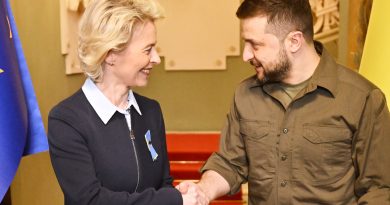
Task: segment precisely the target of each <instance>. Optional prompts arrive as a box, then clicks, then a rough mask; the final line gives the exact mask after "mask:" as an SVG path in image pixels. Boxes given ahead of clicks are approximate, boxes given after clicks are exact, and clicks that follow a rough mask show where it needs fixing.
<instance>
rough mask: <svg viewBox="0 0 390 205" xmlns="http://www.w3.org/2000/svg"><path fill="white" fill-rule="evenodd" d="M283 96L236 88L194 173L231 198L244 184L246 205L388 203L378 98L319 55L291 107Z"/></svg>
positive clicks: (388, 134)
mask: <svg viewBox="0 0 390 205" xmlns="http://www.w3.org/2000/svg"><path fill="white" fill-rule="evenodd" d="M319 50H322V48H320V49H319ZM319 52H321V51H319ZM283 92H284V91H283V90H282V89H281V87H280V86H279V85H278V84H264V85H261V84H260V83H259V81H257V79H256V76H253V77H250V78H248V79H247V80H245V81H243V82H242V83H241V84H240V85H239V86H238V88H237V90H236V92H235V96H234V101H233V104H232V107H231V110H230V113H229V114H228V116H227V124H226V126H225V128H224V129H223V131H222V134H221V141H220V148H219V151H218V152H216V153H214V154H213V155H212V156H211V157H210V158H209V159H208V161H207V162H206V164H205V165H204V167H203V168H202V170H201V171H202V172H204V171H205V170H214V171H216V172H218V173H219V174H221V175H222V176H223V177H224V178H225V179H226V180H227V181H228V183H229V185H230V188H231V194H232V193H235V192H236V191H238V190H239V189H240V187H241V186H240V185H241V184H242V183H245V182H248V186H249V204H250V205H271V204H272V205H273V204H283V205H285V204H286V205H287V204H299V205H305V204H313V205H314V204H329V205H339V204H340V205H341V204H345V205H353V204H361V205H363V204H373V205H386V204H390V189H389V187H390V156H388V153H389V150H390V114H389V110H388V108H387V105H386V100H385V97H384V94H383V93H382V92H381V91H380V90H379V89H378V88H377V87H376V86H375V85H373V84H372V83H370V82H369V81H368V80H366V79H365V78H363V77H362V76H360V75H359V74H358V73H356V72H354V71H353V70H350V69H347V68H344V67H342V66H340V65H338V64H336V62H335V61H334V60H333V59H332V57H331V56H330V55H329V54H328V53H327V52H326V51H325V49H323V52H322V55H321V60H320V63H319V65H318V66H317V68H316V70H315V72H314V74H313V76H312V77H311V78H310V79H309V81H308V83H307V86H306V87H305V88H303V89H302V90H301V91H300V92H299V93H298V94H297V95H296V96H295V97H294V98H293V100H292V101H291V102H288V101H286V100H281V99H286V98H285V97H283V96H284V95H285V93H283Z"/></svg>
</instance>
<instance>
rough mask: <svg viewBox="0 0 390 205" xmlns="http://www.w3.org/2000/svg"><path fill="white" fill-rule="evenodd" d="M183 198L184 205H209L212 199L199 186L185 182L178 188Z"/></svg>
mask: <svg viewBox="0 0 390 205" xmlns="http://www.w3.org/2000/svg"><path fill="white" fill-rule="evenodd" d="M175 188H176V189H178V190H179V191H180V193H181V195H182V197H183V205H207V204H209V202H210V198H209V197H208V196H207V194H206V193H205V192H204V190H203V189H202V188H201V186H200V185H199V184H195V183H194V182H192V181H183V182H181V183H180V184H178V185H177V186H176V187H175Z"/></svg>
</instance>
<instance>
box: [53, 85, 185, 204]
mask: <svg viewBox="0 0 390 205" xmlns="http://www.w3.org/2000/svg"><path fill="white" fill-rule="evenodd" d="M134 96H135V98H136V101H137V103H138V105H139V107H140V110H141V112H142V116H141V115H139V114H138V112H136V111H135V110H134V111H133V112H131V119H132V127H133V131H134V134H135V140H134V145H135V148H136V149H134V147H133V145H132V141H131V138H130V132H129V128H128V126H127V124H126V119H125V116H124V115H123V114H121V113H119V112H116V113H115V114H114V115H113V117H112V118H111V119H110V120H109V121H108V123H107V124H104V123H103V122H102V120H101V119H100V118H99V116H98V115H97V113H96V112H95V110H94V109H93V108H92V106H91V105H90V104H89V102H88V100H87V98H86V97H85V95H84V93H83V92H82V90H81V89H80V90H78V91H77V92H76V93H75V94H74V95H72V96H71V97H69V98H67V99H65V100H64V101H62V102H61V103H59V104H58V105H56V106H55V107H54V108H53V109H52V110H51V111H50V114H49V123H48V124H49V125H48V138H49V146H50V157H51V162H52V165H53V168H54V171H55V174H56V176H57V179H58V182H59V184H60V186H61V189H62V191H63V193H64V198H65V204H66V205H87V204H88V205H98V204H99V205H130V204H148V205H149V204H150V205H153V204H156V205H157V204H158V205H164V204H166V205H176V204H178V205H179V204H180V205H181V204H182V203H183V201H182V197H181V194H180V192H179V191H177V190H176V189H175V188H173V187H172V181H173V179H172V177H171V176H170V169H169V161H168V156H167V148H166V139H165V127H164V120H163V116H162V113H161V108H160V105H159V104H158V102H156V101H155V100H151V99H148V98H146V97H143V96H140V95H138V94H136V93H134ZM133 109H134V108H133ZM148 130H150V133H151V136H152V144H153V147H154V148H155V150H156V151H157V153H158V155H159V156H158V158H157V159H156V160H155V161H153V160H152V157H151V155H150V152H149V150H148V147H147V144H146V140H145V137H144V135H145V133H146V132H147V131H148ZM134 150H136V151H134ZM135 153H136V154H135ZM137 162H138V163H137ZM137 184H138V185H137Z"/></svg>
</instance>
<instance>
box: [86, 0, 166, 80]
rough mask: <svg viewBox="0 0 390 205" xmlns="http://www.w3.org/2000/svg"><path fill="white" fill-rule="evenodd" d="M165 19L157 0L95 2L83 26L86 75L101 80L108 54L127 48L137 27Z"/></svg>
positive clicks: (100, 0) (108, 0)
mask: <svg viewBox="0 0 390 205" xmlns="http://www.w3.org/2000/svg"><path fill="white" fill-rule="evenodd" d="M162 17H163V11H162V8H161V6H160V4H159V3H158V2H157V1H156V0H92V1H91V2H90V3H89V4H88V6H87V8H86V9H85V11H84V14H83V16H82V18H81V20H80V24H79V44H78V55H79V58H80V61H81V68H82V70H83V71H84V73H85V74H86V75H87V76H88V77H90V78H91V79H92V80H93V81H95V82H96V81H99V80H100V79H101V77H102V72H103V64H104V60H105V58H106V56H107V54H108V52H110V51H113V52H120V51H123V50H125V49H126V47H127V45H128V43H129V41H130V38H131V35H132V33H133V28H134V25H135V24H138V23H142V22H144V21H145V20H150V21H154V20H156V19H159V18H162Z"/></svg>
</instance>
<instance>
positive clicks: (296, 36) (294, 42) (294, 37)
mask: <svg viewBox="0 0 390 205" xmlns="http://www.w3.org/2000/svg"><path fill="white" fill-rule="evenodd" d="M286 40H287V41H286V48H287V49H288V50H290V52H291V53H296V52H297V51H298V50H299V49H300V48H301V47H302V43H303V42H304V41H305V38H304V36H303V33H302V32H301V31H292V32H290V33H289V34H288V35H287V38H286Z"/></svg>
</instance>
